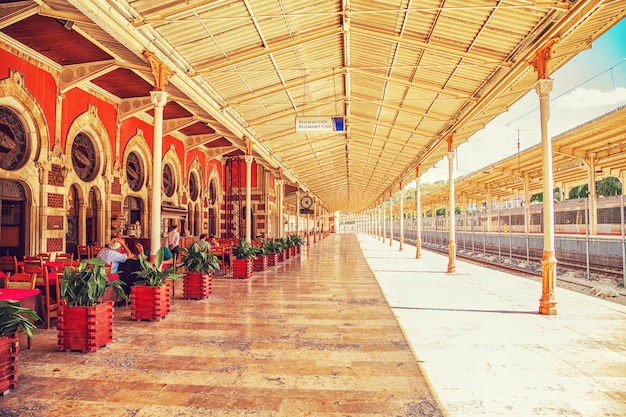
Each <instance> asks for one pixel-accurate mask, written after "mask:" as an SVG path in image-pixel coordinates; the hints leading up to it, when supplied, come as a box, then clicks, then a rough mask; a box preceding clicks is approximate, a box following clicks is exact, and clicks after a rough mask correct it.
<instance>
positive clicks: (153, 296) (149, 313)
mask: <svg viewBox="0 0 626 417" xmlns="http://www.w3.org/2000/svg"><path fill="white" fill-rule="evenodd" d="M171 294H172V289H171V285H170V284H165V285H161V286H158V287H150V286H147V285H133V286H132V287H131V289H130V317H131V318H132V319H133V320H150V321H159V320H161V319H162V318H164V317H165V316H167V315H168V314H169V312H170V301H171Z"/></svg>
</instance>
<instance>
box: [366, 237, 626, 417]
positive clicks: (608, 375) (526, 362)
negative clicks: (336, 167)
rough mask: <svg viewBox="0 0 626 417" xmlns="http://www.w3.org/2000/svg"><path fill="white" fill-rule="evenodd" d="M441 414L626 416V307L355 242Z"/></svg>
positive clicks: (407, 249)
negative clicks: (545, 293) (549, 312)
mask: <svg viewBox="0 0 626 417" xmlns="http://www.w3.org/2000/svg"><path fill="white" fill-rule="evenodd" d="M358 240H359V242H360V245H361V248H362V249H363V253H364V255H365V257H366V259H367V262H368V264H369V266H370V268H371V269H372V271H373V272H374V275H375V276H376V279H377V280H378V282H379V284H380V286H381V289H382V291H383V293H384V295H385V298H386V300H387V302H388V304H389V306H390V307H391V309H392V311H393V312H394V314H395V316H396V317H397V319H398V322H399V323H400V326H401V327H402V328H403V331H404V333H405V335H406V337H407V340H408V341H409V343H410V344H411V346H412V349H413V351H414V353H415V356H416V358H417V359H418V361H419V363H420V367H421V369H422V370H423V372H424V374H425V376H426V377H427V378H428V380H429V381H430V384H431V386H432V389H433V393H434V394H435V396H436V397H437V399H438V401H439V403H440V405H441V408H442V410H443V413H444V415H446V416H448V417H474V416H482V417H487V416H488V417H493V416H511V417H528V416H567V417H572V416H581V417H583V416H584V417H600V416H603V417H607V416H614V417H617V416H626V307H624V306H621V305H618V304H615V303H611V302H609V301H606V300H603V299H599V298H594V297H591V296H587V295H585V294H580V293H576V292H572V291H568V290H563V289H559V288H557V290H556V291H557V292H556V299H557V301H558V305H557V315H556V316H543V315H540V314H538V313H537V310H538V307H539V301H538V300H539V298H540V296H541V284H540V283H539V282H536V281H533V280H530V279H527V278H523V277H518V276H514V275H510V274H506V273H503V272H498V271H494V270H492V269H488V268H485V267H482V266H478V265H476V264H473V263H468V262H464V261H460V260H457V265H456V266H457V268H456V272H455V273H453V274H448V273H446V270H447V263H448V258H447V256H444V255H440V254H436V253H433V252H429V251H422V257H421V259H415V246H411V245H406V244H405V245H404V249H403V251H402V252H400V251H399V242H397V241H395V242H393V246H391V247H390V246H389V240H388V239H387V240H386V243H383V242H382V240H378V239H377V238H374V237H371V236H365V235H358Z"/></svg>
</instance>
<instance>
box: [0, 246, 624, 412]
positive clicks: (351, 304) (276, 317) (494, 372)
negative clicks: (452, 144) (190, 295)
mask: <svg viewBox="0 0 626 417" xmlns="http://www.w3.org/2000/svg"><path fill="white" fill-rule="evenodd" d="M388 242H389V241H387V243H386V244H383V243H382V242H381V241H378V240H376V239H375V238H372V237H368V236H365V235H355V234H332V235H330V236H329V237H328V238H326V239H323V240H321V241H318V242H316V243H311V244H310V245H309V246H308V247H306V248H305V249H303V253H302V254H301V255H299V256H296V257H294V258H291V259H289V260H287V261H285V262H282V263H279V264H278V265H277V266H275V267H271V268H269V269H268V270H267V271H265V272H255V273H254V274H253V276H252V278H250V279H248V280H235V279H232V278H227V277H214V279H213V285H212V287H213V288H212V294H211V295H210V296H209V298H207V299H204V300H184V299H182V297H181V295H182V283H181V282H180V281H179V282H177V283H176V287H177V288H176V295H175V297H174V299H173V300H172V311H171V312H170V314H169V315H168V316H167V317H166V318H165V319H163V320H162V321H159V322H146V321H139V322H138V321H134V320H132V319H131V318H130V308H128V307H118V308H116V310H115V324H114V330H113V337H114V341H113V343H110V344H109V345H107V346H106V347H103V348H101V349H99V350H98V351H97V352H95V353H78V352H60V351H59V348H58V346H57V332H56V330H55V329H49V330H45V329H42V330H40V334H39V335H37V336H35V338H34V340H33V347H32V348H31V349H23V350H21V351H20V353H19V368H18V374H19V387H18V388H17V389H15V390H12V391H10V392H9V393H7V394H6V395H5V396H3V397H0V415H2V416H12V417H41V416H45V417H57V416H58V417H61V416H76V417H92V416H93V417H100V416H106V417H171V416H179V417H199V416H220V417H230V416H237V417H239V416H255V417H304V416H310V417H339V416H341V417H346V416H349V417H375V416H380V417H397V416H402V417H443V416H446V417H473V416H482V417H495V416H515V417H532V416H567V417H572V416H584V417H599V416H615V417H617V416H624V415H626V412H625V410H626V394H625V393H626V310H625V309H624V308H623V307H621V306H619V305H615V304H611V303H609V302H606V301H604V300H600V299H595V298H592V297H588V296H584V295H580V294H576V293H571V292H568V291H559V292H558V293H557V299H558V301H559V304H558V312H559V315H557V316H554V317H546V316H541V315H539V314H537V313H536V311H537V308H538V298H539V296H540V287H539V284H538V283H537V282H533V281H531V280H526V279H524V278H520V277H516V276H511V275H507V274H502V273H498V272H495V271H492V270H488V269H485V268H481V267H478V266H475V265H472V264H468V263H464V262H461V261H459V262H458V267H457V270H458V272H457V273H455V274H447V273H445V272H444V271H445V270H446V266H447V258H446V257H444V256H441V255H437V254H433V253H430V252H426V251H425V252H424V253H423V257H422V258H421V259H419V260H417V259H415V252H414V250H415V247H414V246H409V245H405V249H404V251H402V252H399V251H398V242H394V245H393V246H392V247H389V244H388ZM22 340H23V338H22ZM23 346H25V343H23Z"/></svg>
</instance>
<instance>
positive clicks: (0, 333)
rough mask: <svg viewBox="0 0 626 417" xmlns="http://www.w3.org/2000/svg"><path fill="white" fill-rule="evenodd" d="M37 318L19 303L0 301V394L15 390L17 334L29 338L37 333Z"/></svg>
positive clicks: (17, 350)
mask: <svg viewBox="0 0 626 417" xmlns="http://www.w3.org/2000/svg"><path fill="white" fill-rule="evenodd" d="M38 320H39V316H38V315H37V313H35V312H34V311H33V310H31V309H30V308H26V307H21V306H20V303H19V301H9V300H0V393H2V392H6V391H9V390H11V389H15V388H17V364H18V354H19V352H20V344H19V339H18V335H17V332H18V330H22V331H24V333H26V336H27V337H28V338H29V340H30V338H31V337H33V334H34V333H37V327H36V326H35V322H37V321H38Z"/></svg>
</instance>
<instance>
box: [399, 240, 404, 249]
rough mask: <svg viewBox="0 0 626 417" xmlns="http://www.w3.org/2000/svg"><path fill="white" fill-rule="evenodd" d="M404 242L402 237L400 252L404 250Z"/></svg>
mask: <svg viewBox="0 0 626 417" xmlns="http://www.w3.org/2000/svg"><path fill="white" fill-rule="evenodd" d="M403 243H404V238H402V237H401V238H400V252H402V251H403V250H404V248H403V247H402V244H403Z"/></svg>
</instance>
